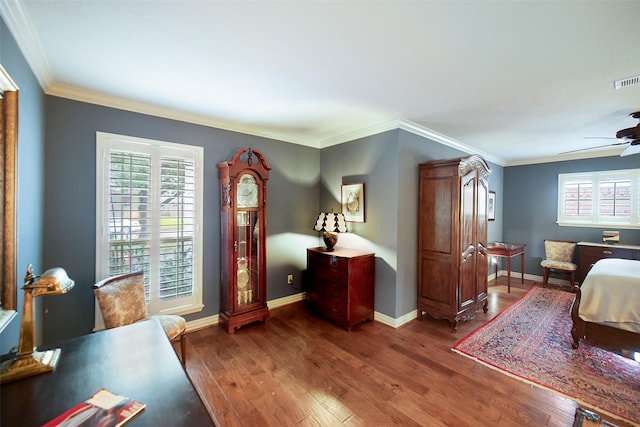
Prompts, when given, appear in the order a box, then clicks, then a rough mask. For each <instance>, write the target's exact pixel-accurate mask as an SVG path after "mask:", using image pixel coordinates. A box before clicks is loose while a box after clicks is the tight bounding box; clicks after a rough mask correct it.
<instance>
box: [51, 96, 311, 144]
mask: <svg viewBox="0 0 640 427" xmlns="http://www.w3.org/2000/svg"><path fill="white" fill-rule="evenodd" d="M45 93H46V94H47V95H51V96H58V97H60V98H66V99H72V100H74V101H80V102H86V103H89V104H95V105H100V106H103V107H110V108H116V109H119V110H125V111H131V112H133V113H140V114H146V115H151V116H155V117H162V118H165V119H170V120H177V121H181V122H185V123H192V124H197V125H202V126H208V127H213V128H216V129H222V130H228V131H232V132H238V133H244V134H248V135H254V136H259V137H263V138H269V139H275V140H278V141H283V142H290V143H293V144H299V145H306V146H310V147H314V148H317V144H316V143H314V142H313V141H312V142H306V141H302V140H301V139H299V138H293V137H290V136H287V135H283V134H281V133H278V132H273V131H269V130H266V129H264V128H260V127H257V126H249V125H243V124H239V123H236V122H230V121H225V120H219V119H215V118H212V117H209V116H205V115H202V114H195V113H187V112H184V111H181V110H176V109H173V108H167V107H161V106H158V105H153V104H148V103H145V102H139V101H132V100H130V99H127V98H121V97H118V96H113V95H106V94H104V93H99V92H95V91H92V90H88V89H81V88H77V87H73V86H67V85H63V84H59V83H55V84H53V85H51V86H50V87H48V88H47V89H46V90H45Z"/></svg>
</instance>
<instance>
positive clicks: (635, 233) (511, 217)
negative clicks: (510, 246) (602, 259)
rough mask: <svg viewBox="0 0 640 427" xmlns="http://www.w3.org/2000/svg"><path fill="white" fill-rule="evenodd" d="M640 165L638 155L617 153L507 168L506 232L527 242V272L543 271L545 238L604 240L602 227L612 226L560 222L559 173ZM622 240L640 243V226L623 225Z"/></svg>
mask: <svg viewBox="0 0 640 427" xmlns="http://www.w3.org/2000/svg"><path fill="white" fill-rule="evenodd" d="M637 167H638V156H628V157H619V156H615V157H603V158H597V159H586V160H572V161H565V162H553V163H544V164H535V165H526V166H513V167H507V168H505V170H504V199H503V200H504V201H505V202H504V206H503V212H502V214H503V216H504V219H503V236H504V240H505V241H506V242H518V243H525V244H526V245H527V246H526V248H525V273H527V274H533V275H537V276H541V275H542V268H541V267H540V261H541V260H542V259H544V242H543V241H544V239H562V240H572V241H589V242H602V230H604V229H607V230H608V229H611V227H607V228H592V227H560V226H559V225H558V224H556V221H557V205H558V174H559V173H573V172H586V171H600V170H615V169H633V168H637ZM499 200H500V198H499ZM614 229H615V228H614ZM620 243H621V244H635V245H639V244H640V230H623V229H621V230H620ZM512 267H513V271H520V263H519V262H514V263H513V264H512Z"/></svg>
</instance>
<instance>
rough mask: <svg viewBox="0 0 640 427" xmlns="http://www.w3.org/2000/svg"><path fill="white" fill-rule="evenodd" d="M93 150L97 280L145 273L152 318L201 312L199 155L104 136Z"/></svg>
mask: <svg viewBox="0 0 640 427" xmlns="http://www.w3.org/2000/svg"><path fill="white" fill-rule="evenodd" d="M96 146H97V147H96V148H97V150H96V170H97V173H96V175H97V176H96V187H97V188H96V281H97V280H101V279H103V278H106V277H109V276H113V275H117V274H121V273H127V272H130V271H138V270H143V271H144V273H145V298H146V300H147V304H148V305H147V308H148V312H149V313H150V314H187V313H193V312H196V311H200V310H202V307H203V305H202V199H203V197H202V196H203V191H202V188H203V171H202V169H203V168H202V165H203V161H202V160H203V155H204V150H203V149H202V147H194V146H189V145H182V144H174V143H169V142H162V141H153V140H147V139H141V138H133V137H128V136H122V135H114V134H107V133H103V132H97V134H96ZM101 323H102V319H101V316H99V310H97V309H96V328H100V326H101Z"/></svg>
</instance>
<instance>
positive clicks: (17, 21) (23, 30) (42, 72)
mask: <svg viewBox="0 0 640 427" xmlns="http://www.w3.org/2000/svg"><path fill="white" fill-rule="evenodd" d="M0 15H1V16H2V19H3V20H4V22H5V24H7V27H8V28H9V31H10V32H11V34H12V35H13V38H14V39H15V40H16V43H17V44H18V47H19V48H20V51H21V52H22V54H23V55H24V57H25V59H26V60H27V63H28V64H29V66H30V67H31V70H32V71H33V74H35V76H36V79H38V83H39V84H40V87H41V88H43V89H45V88H47V87H48V86H49V85H51V83H52V82H53V74H52V73H51V68H50V67H49V64H48V63H47V60H46V56H45V54H44V51H43V50H42V46H41V45H40V41H39V39H38V36H37V35H36V32H35V31H34V30H33V26H32V25H31V20H30V19H29V18H28V17H27V13H26V11H25V10H24V9H23V8H22V3H21V2H20V1H18V0H13V1H11V0H1V1H0Z"/></svg>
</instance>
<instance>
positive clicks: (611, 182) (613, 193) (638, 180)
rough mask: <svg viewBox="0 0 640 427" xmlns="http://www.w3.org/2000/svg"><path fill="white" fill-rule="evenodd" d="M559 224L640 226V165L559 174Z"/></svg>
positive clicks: (633, 227) (576, 225)
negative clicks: (639, 166)
mask: <svg viewBox="0 0 640 427" xmlns="http://www.w3.org/2000/svg"><path fill="white" fill-rule="evenodd" d="M558 225H561V226H574V227H617V228H627V229H629V228H632V229H637V228H640V169H625V170H613V171H601V172H581V173H568V174H559V175H558Z"/></svg>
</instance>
